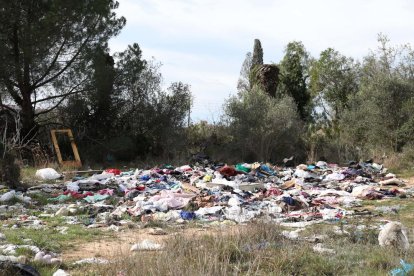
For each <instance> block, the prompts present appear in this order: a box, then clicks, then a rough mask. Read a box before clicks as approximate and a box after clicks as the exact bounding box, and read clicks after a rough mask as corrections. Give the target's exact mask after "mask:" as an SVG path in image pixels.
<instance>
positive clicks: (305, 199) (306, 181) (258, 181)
mask: <svg viewBox="0 0 414 276" xmlns="http://www.w3.org/2000/svg"><path fill="white" fill-rule="evenodd" d="M51 175H52V176H53V177H56V176H57V175H58V174H57V173H56V174H55V173H51ZM38 192H47V193H49V195H50V197H49V199H48V200H49V202H50V203H51V204H50V205H48V206H46V209H47V207H49V208H50V209H53V208H55V209H56V208H58V209H57V210H56V212H55V215H62V216H70V215H75V214H77V213H79V212H83V211H84V210H85V209H88V210H91V209H93V210H94V213H95V214H98V215H97V216H96V217H95V218H94V219H93V224H97V225H99V224H104V225H107V222H108V221H112V222H114V221H121V220H122V219H123V218H125V217H126V216H129V217H140V218H141V220H142V221H149V220H155V221H165V222H183V221H188V220H197V221H201V222H216V223H217V222H223V221H226V220H227V221H228V220H229V221H234V222H237V223H244V222H248V221H251V220H258V219H261V220H265V221H268V222H269V221H273V222H276V223H284V224H289V225H290V226H294V225H298V226H303V225H304V224H313V223H316V222H322V221H326V220H338V219H341V218H343V217H345V216H352V215H355V212H354V211H352V207H356V206H359V205H360V204H361V200H364V199H377V200H378V199H383V198H390V197H401V198H403V197H407V196H411V195H412V191H411V190H410V189H405V188H404V182H403V181H401V180H400V179H398V178H396V176H395V175H394V174H391V173H387V169H386V168H384V167H383V166H382V165H379V164H376V163H374V162H371V161H368V162H359V163H357V162H351V163H350V164H349V165H348V166H346V167H340V166H338V165H337V164H328V163H327V162H323V161H319V162H317V163H316V164H311V165H305V164H301V165H299V166H297V167H295V168H293V167H292V168H286V167H284V168H282V167H277V166H271V165H270V164H260V163H252V164H248V163H240V164H236V165H235V166H228V165H225V164H216V165H204V166H190V165H184V166H180V167H173V166H171V165H165V166H162V167H156V168H152V169H147V170H142V169H136V170H129V171H121V170H118V169H107V170H105V171H103V172H102V173H100V174H95V175H92V176H90V177H80V176H76V177H74V178H73V179H72V181H69V182H66V183H65V185H64V186H63V187H62V186H59V185H48V184H46V185H41V186H35V187H32V188H30V189H29V190H28V191H27V193H26V195H25V197H26V198H25V200H26V201H27V196H29V197H30V195H31V194H34V193H38ZM9 193H10V192H9ZM5 195H6V194H4V195H3V196H0V201H1V199H2V198H3V197H6V196H5ZM19 196H20V197H22V196H23V195H19ZM114 199H117V200H114ZM67 201H71V202H72V203H71V204H64V203H65V202H67ZM114 202H117V203H116V204H114ZM62 204H63V205H62Z"/></svg>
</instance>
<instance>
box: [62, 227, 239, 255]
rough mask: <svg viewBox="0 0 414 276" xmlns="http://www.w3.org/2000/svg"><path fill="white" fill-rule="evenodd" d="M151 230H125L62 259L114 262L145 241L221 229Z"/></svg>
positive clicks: (81, 248) (80, 245) (162, 241)
mask: <svg viewBox="0 0 414 276" xmlns="http://www.w3.org/2000/svg"><path fill="white" fill-rule="evenodd" d="M234 227H236V226H228V227H226V231H227V232H231V231H232V230H231V229H234ZM150 231H151V230H150V228H146V229H125V230H123V231H119V232H117V233H115V235H114V236H115V237H114V238H112V239H105V240H99V241H93V242H88V243H84V244H79V245H78V246H76V247H75V248H74V249H71V250H69V251H66V252H63V254H62V258H63V259H64V260H65V261H69V262H70V261H77V260H80V259H85V258H93V257H95V258H103V259H108V260H114V259H116V258H117V256H122V255H125V254H128V252H130V249H131V246H132V245H133V244H135V243H138V242H140V241H143V240H145V239H148V240H151V241H153V242H156V243H160V244H163V243H164V242H165V241H166V240H167V239H169V238H171V237H172V236H173V235H178V234H183V235H186V236H188V237H197V236H200V235H206V234H217V233H218V232H220V231H221V228H220V227H218V228H216V227H214V228H184V229H174V230H167V231H166V232H167V234H166V235H151V234H149V232H150Z"/></svg>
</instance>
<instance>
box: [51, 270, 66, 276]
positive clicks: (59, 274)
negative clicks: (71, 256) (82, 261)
mask: <svg viewBox="0 0 414 276" xmlns="http://www.w3.org/2000/svg"><path fill="white" fill-rule="evenodd" d="M53 276H70V274H69V273H67V272H66V271H64V270H63V269H58V270H57V271H56V272H55V273H53Z"/></svg>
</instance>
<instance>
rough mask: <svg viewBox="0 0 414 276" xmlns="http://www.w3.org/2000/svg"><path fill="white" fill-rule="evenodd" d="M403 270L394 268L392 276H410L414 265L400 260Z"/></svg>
mask: <svg viewBox="0 0 414 276" xmlns="http://www.w3.org/2000/svg"><path fill="white" fill-rule="evenodd" d="M400 264H401V268H400V267H398V268H394V269H393V270H391V271H390V275H391V276H408V275H409V273H410V272H411V271H412V270H413V269H414V264H409V263H406V262H405V261H404V260H400Z"/></svg>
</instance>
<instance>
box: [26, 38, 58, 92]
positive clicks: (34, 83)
mask: <svg viewBox="0 0 414 276" xmlns="http://www.w3.org/2000/svg"><path fill="white" fill-rule="evenodd" d="M65 44H66V38H65V39H64V40H63V42H62V45H60V47H59V50H58V51H57V52H56V55H55V56H54V57H53V60H52V62H51V63H50V65H49V67H48V68H47V69H46V71H45V73H44V74H43V75H42V76H41V77H40V78H39V79H38V80H36V81H35V82H33V84H32V85H31V88H32V89H34V88H36V86H37V84H39V83H40V82H41V81H43V80H44V79H45V78H46V76H47V75H48V74H49V73H50V71H52V68H53V67H54V66H55V64H56V61H57V60H58V57H59V55H60V53H61V52H62V50H63V46H65Z"/></svg>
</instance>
